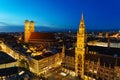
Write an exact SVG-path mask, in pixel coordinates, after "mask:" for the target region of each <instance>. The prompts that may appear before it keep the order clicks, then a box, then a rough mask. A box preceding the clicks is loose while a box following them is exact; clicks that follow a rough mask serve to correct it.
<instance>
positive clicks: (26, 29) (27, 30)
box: [24, 20, 30, 43]
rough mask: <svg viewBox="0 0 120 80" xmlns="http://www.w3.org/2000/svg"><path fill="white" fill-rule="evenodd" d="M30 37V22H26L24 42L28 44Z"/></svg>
mask: <svg viewBox="0 0 120 80" xmlns="http://www.w3.org/2000/svg"><path fill="white" fill-rule="evenodd" d="M29 37H30V29H29V21H28V20H25V23H24V42H26V43H27V42H28V40H29Z"/></svg>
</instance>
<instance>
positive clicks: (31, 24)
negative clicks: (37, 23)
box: [30, 21, 35, 32]
mask: <svg viewBox="0 0 120 80" xmlns="http://www.w3.org/2000/svg"><path fill="white" fill-rule="evenodd" d="M34 31H35V28H34V21H30V32H34Z"/></svg>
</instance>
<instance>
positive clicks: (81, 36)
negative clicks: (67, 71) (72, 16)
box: [75, 14, 86, 79]
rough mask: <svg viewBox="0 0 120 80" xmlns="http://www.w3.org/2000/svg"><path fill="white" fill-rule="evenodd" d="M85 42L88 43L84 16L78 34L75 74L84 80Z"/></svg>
mask: <svg viewBox="0 0 120 80" xmlns="http://www.w3.org/2000/svg"><path fill="white" fill-rule="evenodd" d="M85 41H86V32H85V23H84V16H83V14H82V18H81V21H80V24H79V30H78V32H77V42H76V48H75V73H76V76H79V77H81V78H82V79H84V58H85V46H86V45H85Z"/></svg>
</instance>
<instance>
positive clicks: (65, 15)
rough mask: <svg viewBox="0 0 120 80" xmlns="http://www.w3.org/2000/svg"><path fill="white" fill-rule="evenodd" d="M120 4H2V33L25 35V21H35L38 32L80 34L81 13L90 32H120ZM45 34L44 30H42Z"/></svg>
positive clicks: (10, 0)
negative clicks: (61, 31)
mask: <svg viewBox="0 0 120 80" xmlns="http://www.w3.org/2000/svg"><path fill="white" fill-rule="evenodd" d="M119 2H120V1H119V0H115V1H109V2H108V1H103V0H101V1H93V0H92V1H89V0H85V1H83V0H74V1H73V0H65V1H64V0H44V1H42V0H40V1H38V0H34V2H33V1H32V0H29V1H27V0H1V1H0V30H1V31H21V30H22V31H23V28H24V21H25V20H26V19H28V20H29V21H31V20H33V21H34V22H35V26H36V27H37V28H41V27H42V28H43V29H48V30H53V31H55V30H56V31H57V30H69V29H70V30H76V29H78V27H79V21H80V17H81V13H82V12H83V13H84V17H85V22H86V25H85V26H86V29H98V30H99V29H119V28H120V24H119V21H120V15H119V14H120V11H119V8H120V6H119ZM41 31H42V30H41Z"/></svg>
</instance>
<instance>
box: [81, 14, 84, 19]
mask: <svg viewBox="0 0 120 80" xmlns="http://www.w3.org/2000/svg"><path fill="white" fill-rule="evenodd" d="M81 20H84V14H83V12H82V18H81Z"/></svg>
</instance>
